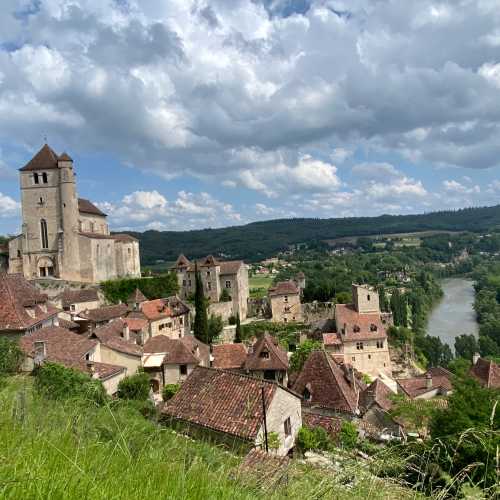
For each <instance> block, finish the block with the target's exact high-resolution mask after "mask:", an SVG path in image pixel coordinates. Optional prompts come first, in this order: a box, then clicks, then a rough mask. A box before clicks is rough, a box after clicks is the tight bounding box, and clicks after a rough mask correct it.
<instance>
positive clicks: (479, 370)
mask: <svg viewBox="0 0 500 500" xmlns="http://www.w3.org/2000/svg"><path fill="white" fill-rule="evenodd" d="M470 374H471V375H472V376H473V377H474V378H476V379H477V380H478V381H479V383H480V384H481V385H482V386H484V387H488V388H492V389H499V388H500V366H499V365H497V364H496V363H495V362H494V361H492V360H490V359H484V358H479V359H478V360H477V361H476V363H475V364H474V365H473V366H472V367H471V369H470Z"/></svg>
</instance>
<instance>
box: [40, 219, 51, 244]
mask: <svg viewBox="0 0 500 500" xmlns="http://www.w3.org/2000/svg"><path fill="white" fill-rule="evenodd" d="M40 233H41V237H42V248H49V235H48V233H47V221H46V220H45V219H42V220H41V221H40Z"/></svg>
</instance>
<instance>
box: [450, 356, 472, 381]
mask: <svg viewBox="0 0 500 500" xmlns="http://www.w3.org/2000/svg"><path fill="white" fill-rule="evenodd" d="M471 365H472V363H471V361H470V360H469V359H464V358H455V359H453V360H452V361H450V362H449V363H448V370H450V372H451V373H453V374H454V375H456V376H457V377H465V376H466V375H467V373H469V369H470V367H471Z"/></svg>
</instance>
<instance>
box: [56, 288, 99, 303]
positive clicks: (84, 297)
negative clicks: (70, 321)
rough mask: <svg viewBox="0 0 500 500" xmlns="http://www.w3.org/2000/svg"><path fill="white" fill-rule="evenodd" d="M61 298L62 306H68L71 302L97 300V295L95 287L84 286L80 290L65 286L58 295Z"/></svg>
mask: <svg viewBox="0 0 500 500" xmlns="http://www.w3.org/2000/svg"><path fill="white" fill-rule="evenodd" d="M58 298H59V299H60V300H61V305H62V307H70V306H71V304H79V303H82V302H97V301H98V300H99V295H98V293H97V290H96V289H95V288H84V289H81V290H70V289H69V288H65V289H64V290H63V291H62V292H61V293H60V294H59V297H58Z"/></svg>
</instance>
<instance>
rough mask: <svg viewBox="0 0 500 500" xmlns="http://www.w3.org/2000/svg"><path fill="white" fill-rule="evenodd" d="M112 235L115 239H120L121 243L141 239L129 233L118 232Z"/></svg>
mask: <svg viewBox="0 0 500 500" xmlns="http://www.w3.org/2000/svg"><path fill="white" fill-rule="evenodd" d="M111 237H112V238H113V239H114V240H115V241H119V242H121V243H131V242H133V241H139V240H138V239H137V238H134V237H133V236H131V235H130V234H127V233H116V234H112V235H111Z"/></svg>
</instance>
